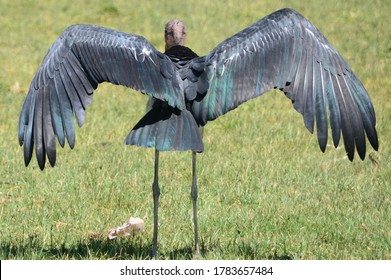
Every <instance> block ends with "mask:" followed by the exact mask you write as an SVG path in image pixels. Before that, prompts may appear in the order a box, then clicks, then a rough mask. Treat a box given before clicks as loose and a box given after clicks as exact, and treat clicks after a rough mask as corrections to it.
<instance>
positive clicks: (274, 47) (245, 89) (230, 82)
mask: <svg viewBox="0 0 391 280" xmlns="http://www.w3.org/2000/svg"><path fill="white" fill-rule="evenodd" d="M189 69H190V70H191V71H187V73H186V75H187V77H189V78H188V79H189V80H191V81H194V83H196V84H197V91H198V95H197V96H196V98H195V99H194V101H193V103H192V107H191V110H192V113H193V115H194V116H195V118H196V120H197V121H198V122H199V123H200V124H201V125H204V124H206V122H207V121H209V120H213V119H216V118H217V117H219V116H221V115H223V114H225V113H227V112H229V111H230V110H233V109H235V108H236V107H237V106H239V105H240V104H242V103H243V102H245V101H247V100H250V99H252V98H255V97H257V96H260V95H261V94H263V93H264V92H267V91H269V90H270V89H273V88H277V89H281V90H283V91H284V92H285V94H286V95H287V97H289V98H290V99H291V100H292V102H293V106H294V108H295V109H296V110H297V111H298V112H300V113H301V114H302V115H303V118H304V123H305V125H306V127H307V128H308V130H309V131H310V132H313V130H314V124H315V120H316V128H317V135H318V142H319V145H320V148H321V150H322V151H324V150H325V148H326V143H327V137H328V131H327V130H328V121H327V119H328V118H327V110H326V107H327V106H326V104H328V111H329V115H330V126H331V129H332V136H333V141H334V145H335V146H338V143H339V139H340V132H341V131H342V134H343V138H344V143H345V149H346V151H347V154H348V157H349V159H350V160H352V159H353V155H354V150H355V147H356V148H357V151H358V154H359V155H360V157H361V158H364V156H365V151H366V145H365V133H364V131H365V132H366V134H367V136H368V139H369V141H370V143H371V144H372V146H373V147H374V148H375V149H377V147H378V139H377V134H376V129H375V124H376V118H375V112H374V109H373V106H372V103H371V101H370V99H369V96H368V94H367V92H366V90H365V89H364V87H363V85H362V84H361V82H360V81H359V80H358V78H357V77H356V76H355V74H354V73H353V72H352V70H351V69H350V67H349V66H348V64H347V63H346V62H345V60H344V59H343V58H342V56H341V55H340V54H339V53H338V52H337V51H336V50H335V49H334V48H333V46H332V45H331V44H330V43H329V42H328V41H327V39H326V38H325V37H324V36H323V35H322V34H321V32H320V31H319V30H318V29H317V28H316V27H315V26H313V25H312V24H311V23H310V22H309V21H307V20H306V19H305V18H304V17H303V16H301V15H300V14H299V13H297V12H295V11H293V10H290V9H283V10H280V11H277V12H275V13H273V14H271V15H269V16H267V17H265V18H264V19H262V20H260V21H258V22H257V23H255V24H253V25H252V26H250V27H248V28H246V29H244V30H243V31H241V32H239V33H237V34H236V35H234V36H232V37H230V38H228V39H227V40H225V41H224V42H222V43H221V44H220V45H218V46H217V47H216V48H215V49H214V50H213V51H212V52H210V53H209V54H208V55H207V56H204V57H200V58H196V59H194V60H193V61H191V63H190V64H189ZM186 75H185V76H186ZM206 90H207V93H206Z"/></svg>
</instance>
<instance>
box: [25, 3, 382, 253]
mask: <svg viewBox="0 0 391 280" xmlns="http://www.w3.org/2000/svg"><path fill="white" fill-rule="evenodd" d="M164 38H165V51H164V52H160V51H158V50H157V49H156V48H155V47H154V46H152V44H151V43H150V42H149V41H148V40H146V39H145V38H144V37H142V36H139V35H135V34H129V33H125V32H121V31H117V30H113V29H109V28H106V27H102V26H94V25H85V24H76V25H71V26H69V27H68V28H67V29H66V30H65V31H64V32H63V33H62V34H61V35H60V36H59V38H58V39H57V40H56V41H55V42H54V43H53V45H52V46H51V47H50V48H49V50H48V52H47V54H46V55H45V56H44V58H43V61H42V63H41V65H40V66H39V68H38V69H37V71H36V73H35V75H34V77H33V79H32V81H31V84H30V87H29V90H28V93H27V96H26V98H25V101H24V103H23V106H22V109H21V113H20V118H19V125H18V140H19V144H20V145H21V146H23V151H24V162H25V165H26V166H28V165H29V163H30V161H31V159H32V155H33V151H34V149H35V155H36V159H37V162H38V165H39V167H40V169H41V170H43V169H44V168H45V165H46V159H47V160H48V161H49V164H50V165H51V166H52V167H53V166H55V162H56V142H59V144H60V145H61V146H62V147H64V145H65V143H66V142H68V144H69V146H70V148H72V149H73V148H74V146H75V128H74V126H75V124H74V118H75V119H76V122H77V124H78V125H79V126H82V125H83V123H84V121H85V115H86V108H87V107H88V106H89V105H90V104H91V102H92V98H93V93H94V91H95V90H96V88H97V87H98V85H99V84H101V83H103V82H109V83H112V84H115V85H122V86H125V87H129V88H132V89H134V90H136V91H139V92H141V93H142V94H145V95H147V96H148V97H149V99H148V102H147V112H146V114H145V115H144V116H143V117H142V118H141V120H140V121H139V122H138V123H137V124H136V125H135V126H134V128H133V129H132V130H131V131H130V133H129V134H128V136H127V137H126V139H125V144H127V145H136V146H142V147H152V148H153V147H154V148H155V162H154V179H153V184H152V192H153V201H154V227H153V240H152V253H151V256H152V258H157V257H158V204H159V195H160V187H159V180H158V175H159V171H158V170H159V152H160V151H171V150H177V151H191V152H192V185H191V192H190V193H191V197H192V203H193V220H194V221H193V222H194V255H199V254H200V252H199V244H198V243H199V241H198V221H197V198H198V188H197V179H196V154H197V153H201V152H203V150H204V144H203V140H202V133H203V130H202V129H203V127H204V126H205V125H206V124H207V123H208V122H209V121H213V120H215V119H217V118H218V117H220V116H222V115H224V114H226V113H228V112H230V111H232V110H234V109H235V108H237V107H238V106H239V105H241V104H242V103H244V102H247V101H249V100H251V99H253V98H256V97H259V96H261V95H262V94H263V93H266V92H268V91H270V90H272V89H278V90H280V91H282V92H283V93H284V94H285V96H286V97H287V98H289V99H290V100H291V102H292V106H293V108H294V109H295V110H296V111H298V112H299V113H301V114H302V116H303V120H304V125H305V127H306V128H307V129H308V130H309V132H311V133H314V130H315V127H316V132H317V139H318V143H319V147H320V149H321V151H322V152H325V150H326V146H327V140H328V135H329V129H330V130H331V136H332V141H333V144H334V146H335V147H338V146H339V143H340V138H341V134H342V136H343V142H344V147H345V150H346V154H347V157H348V158H349V160H350V161H353V159H354V154H355V152H357V153H358V155H359V157H360V158H361V159H362V160H364V158H365V154H366V152H367V147H366V141H367V140H368V141H369V143H370V144H371V146H372V147H373V149H374V150H376V151H377V150H378V146H379V142H378V136H377V132H376V116H375V111H374V107H373V104H372V102H371V100H370V97H369V95H368V92H367V91H366V89H365V88H364V86H363V84H362V82H361V81H360V80H359V79H358V77H357V76H356V75H355V74H354V73H353V71H352V70H351V68H350V66H349V65H348V63H347V62H346V61H345V59H344V58H343V57H342V56H341V54H340V53H339V52H338V51H337V50H336V49H335V48H334V47H333V46H332V45H331V43H330V42H329V41H328V40H327V39H326V37H325V36H324V35H323V34H322V33H321V32H320V31H319V30H318V29H317V28H316V27H315V26H314V25H313V24H312V23H310V22H309V21H308V20H307V19H306V18H305V17H304V16H303V15H301V14H300V13H299V12H297V11H295V10H293V9H290V8H284V9H281V10H277V11H275V12H273V13H271V14H269V15H267V16H265V17H263V18H262V19H260V20H259V21H257V22H255V23H254V24H252V25H250V26H248V27H246V28H244V29H243V30H242V31H239V32H238V33H236V34H234V35H232V36H231V37H229V38H227V39H226V40H224V41H222V42H221V43H220V44H218V45H217V46H216V47H215V48H214V49H212V50H211V51H210V52H209V53H208V54H206V55H203V56H198V55H197V54H196V53H195V52H194V51H193V50H191V49H190V48H188V47H187V46H186V39H187V34H186V29H185V25H184V23H183V21H180V20H171V21H169V22H168V23H167V24H166V25H165V28H164Z"/></svg>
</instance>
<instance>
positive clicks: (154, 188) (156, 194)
mask: <svg viewBox="0 0 391 280" xmlns="http://www.w3.org/2000/svg"><path fill="white" fill-rule="evenodd" d="M158 175H159V151H158V150H157V149H155V173H154V179H153V184H152V193H153V240H152V258H153V259H156V258H157V234H158V208H159V196H160V187H159V178H158Z"/></svg>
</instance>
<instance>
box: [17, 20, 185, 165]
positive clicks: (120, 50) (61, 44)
mask: <svg viewBox="0 0 391 280" xmlns="http://www.w3.org/2000/svg"><path fill="white" fill-rule="evenodd" d="M179 80H180V79H179V78H178V74H177V72H176V68H175V66H174V64H173V63H172V62H171V61H170V59H169V58H168V57H167V56H165V55H164V54H162V53H160V52H158V51H157V50H156V49H155V48H154V47H153V46H152V45H151V44H150V43H149V42H148V41H147V40H146V39H144V38H143V37H140V36H136V35H132V34H127V33H123V32H119V31H115V30H111V29H107V28H104V27H98V26H90V25H73V26H70V27H69V28H68V29H66V30H65V31H64V32H63V33H62V34H61V36H60V37H59V38H58V39H57V40H56V41H55V42H54V44H53V45H52V47H51V48H50V49H49V51H48V53H47V54H46V56H45V58H44V60H43V62H42V64H41V65H40V67H39V69H38V70H37V72H36V74H35V76H34V78H33V80H32V82H31V85H30V89H29V92H28V94H27V97H26V99H25V102H24V104H23V107H22V111H21V113H20V119H19V129H18V137H19V143H20V145H24V160H25V164H26V165H27V164H28V163H29V162H30V160H31V157H32V152H33V149H34V144H35V149H36V156H37V160H38V164H39V166H40V168H41V169H43V168H44V165H45V160H46V155H47V156H48V159H49V162H50V163H51V165H52V166H53V165H54V163H55V160H56V141H55V138H56V136H57V139H58V141H59V143H60V144H61V146H64V144H65V138H66V139H67V140H68V143H69V145H70V147H73V146H74V144H75V130H74V124H73V113H74V114H75V116H76V120H77V122H78V124H79V126H81V125H82V124H83V123H84V119H85V110H86V108H87V106H88V105H89V104H90V103H91V101H92V93H93V91H94V90H95V89H96V88H97V86H98V84H99V83H102V82H110V83H113V84H118V85H123V86H127V87H131V88H133V89H136V90H138V91H140V92H142V93H146V94H148V95H150V96H152V97H154V98H157V99H160V100H164V101H167V102H168V104H169V105H170V106H172V107H177V108H178V109H180V110H182V109H184V108H185V104H184V98H183V95H182V92H181V85H180V84H179V82H178V81H179Z"/></svg>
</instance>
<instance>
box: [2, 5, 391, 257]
mask: <svg viewBox="0 0 391 280" xmlns="http://www.w3.org/2000/svg"><path fill="white" fill-rule="evenodd" d="M274 2H275V1H243V0H241V1H240V8H239V6H238V3H239V1H232V0H231V1H221V2H220V1H185V2H183V1H178V0H172V1H144V2H142V3H143V4H140V1H129V0H127V1H124V0H118V1H111V2H107V1H103V0H102V1H82V2H80V1H78V2H77V5H71V4H70V3H69V1H59V0H57V1H8V0H1V6H2V16H1V17H0V25H1V26H2V28H1V29H0V38H1V40H0V93H1V94H0V103H1V110H0V120H1V122H0V139H1V140H0V155H1V158H0V159H1V161H0V258H1V259H147V258H148V257H149V252H150V249H151V240H152V228H153V227H152V221H153V209H152V191H151V184H152V178H153V153H154V151H153V149H143V148H138V147H129V146H125V145H123V140H124V138H125V136H126V135H127V133H128V132H129V131H130V129H131V128H132V127H133V125H134V124H135V123H136V122H137V121H138V120H139V119H140V118H141V117H142V115H143V113H144V108H145V105H144V104H145V100H146V99H145V96H142V95H141V94H138V93H135V92H133V91H131V90H129V89H126V88H121V87H115V86H112V85H108V84H107V85H106V84H105V85H102V86H100V87H99V89H98V91H97V92H96V94H95V96H94V103H93V105H92V106H91V107H90V108H89V110H88V113H87V121H86V124H85V125H84V126H83V128H82V129H78V130H77V144H76V147H75V149H74V150H70V149H69V148H68V147H67V148H66V149H61V150H59V151H58V165H57V166H56V167H55V168H53V169H51V168H48V169H47V170H45V171H44V172H41V171H40V170H39V168H38V167H37V165H36V163H35V161H34V162H33V163H32V164H31V165H30V166H29V167H28V168H25V167H24V164H23V151H22V149H21V148H20V147H19V146H18V142H17V135H16V134H17V133H16V129H17V122H18V114H19V110H20V108H21V105H22V102H23V100H24V97H25V95H26V92H27V89H28V86H29V83H30V81H31V78H32V76H33V74H34V72H35V71H36V69H37V67H38V65H39V63H40V62H41V60H42V58H43V56H44V55H45V53H46V50H47V49H48V48H49V46H50V45H51V44H52V42H53V41H54V40H55V39H56V38H57V37H58V36H59V34H60V33H61V32H62V30H64V29H65V28H66V27H67V26H68V25H70V24H73V23H92V24H97V25H104V26H108V27H112V28H116V29H119V30H123V31H127V32H130V33H136V34H142V35H143V36H145V37H146V38H147V39H148V40H150V41H151V42H152V43H153V44H154V45H155V46H156V47H157V48H158V49H160V50H162V49H163V39H162V26H163V24H164V23H165V22H166V21H167V20H169V19H171V18H173V17H178V18H183V19H185V20H186V22H187V25H188V34H189V42H188V45H189V46H191V47H192V48H193V49H194V50H195V51H196V52H197V53H199V54H200V55H202V54H206V53H207V52H209V51H210V50H211V49H212V48H213V47H214V46H216V45H217V44H218V43H219V42H221V41H222V40H224V39H225V38H227V37H228V36H231V35H233V34H234V33H235V32H237V31H239V30H241V29H243V28H244V27H246V26H248V25H250V24H251V23H253V22H255V21H256V20H258V19H259V18H261V17H263V16H265V15H266V14H268V13H270V12H272V11H274V10H277V9H279V8H282V7H292V8H294V9H296V10H298V11H300V12H301V13H302V14H304V15H305V16H306V17H307V18H309V19H310V20H311V21H312V22H313V23H314V24H315V25H316V26H317V27H318V28H319V29H320V30H321V31H322V32H323V33H324V34H325V35H326V36H327V37H328V39H329V40H330V41H331V42H332V43H333V45H334V46H335V47H336V48H337V49H338V50H339V51H340V52H341V53H342V54H343V56H344V57H345V58H346V59H347V61H348V62H349V64H350V65H351V67H352V68H353V70H354V71H355V73H356V74H357V75H358V76H359V77H360V79H361V80H362V82H363V84H364V85H365V86H366V88H367V89H368V92H369V93H370V96H371V98H372V100H373V103H374V106H375V109H376V113H377V120H378V124H377V130H378V133H379V139H380V149H379V152H374V151H373V150H372V149H371V148H369V154H368V155H367V158H366V160H365V161H360V160H357V159H356V160H355V161H354V162H353V163H350V162H349V161H348V160H347V159H346V157H345V155H344V149H343V147H341V148H339V149H333V148H332V147H329V148H328V149H327V151H326V153H325V154H322V153H321V152H320V150H319V148H318V146H317V140H316V137H315V136H314V135H310V134H309V133H308V132H307V131H306V129H305V128H304V125H303V121H302V117H301V116H300V115H299V114H298V113H297V112H295V110H293V109H292V106H291V104H290V101H289V100H288V99H287V98H285V97H284V96H283V94H281V93H279V92H277V91H273V92H270V93H268V94H265V95H264V96H263V97H261V98H258V99H256V100H254V101H251V102H248V103H246V104H245V105H243V106H241V107H240V108H238V109H237V110H235V111H234V112H231V113H229V114H227V115H225V116H223V117H221V118H219V119H218V120H216V121H214V122H211V123H209V124H208V126H207V127H206V129H205V133H204V140H205V153H203V154H200V155H199V156H198V178H199V191H200V197H199V227H200V239H201V249H202V254H203V257H204V258H205V259H391V252H390V251H391V250H390V248H391V231H390V229H391V219H390V217H391V189H390V185H391V151H390V144H391V143H390V142H391V140H390V137H391V133H390V119H391V102H390V101H389V100H390V95H389V89H390V87H391V80H390V79H389V74H390V73H391V66H390V65H391V63H390V62H391V37H390V36H389V26H390V24H391V18H390V17H389V11H390V10H391V5H390V3H389V1H386V0H384V1H380V0H378V1H370V2H367V1H361V0H356V1H353V0H352V1H335V0H333V1H327V2H324V1H311V2H310V3H307V2H306V3H304V2H298V1H279V3H278V4H277V3H274ZM75 3H76V2H75ZM330 143H331V142H330ZM160 180H161V185H162V195H161V202H160V232H159V234H160V235H159V246H160V257H161V258H162V259H190V258H192V246H193V232H192V208H191V200H190V183H191V156H190V153H189V152H187V153H180V152H167V153H163V154H162V155H161V176H160ZM130 216H139V217H142V218H144V219H145V221H146V229H145V232H144V233H143V234H142V235H140V236H137V237H134V238H128V239H122V240H116V241H111V242H109V241H107V240H106V235H107V233H108V230H109V229H110V228H112V227H115V226H118V225H120V224H122V223H123V222H124V221H125V220H126V219H127V218H129V217H130Z"/></svg>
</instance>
